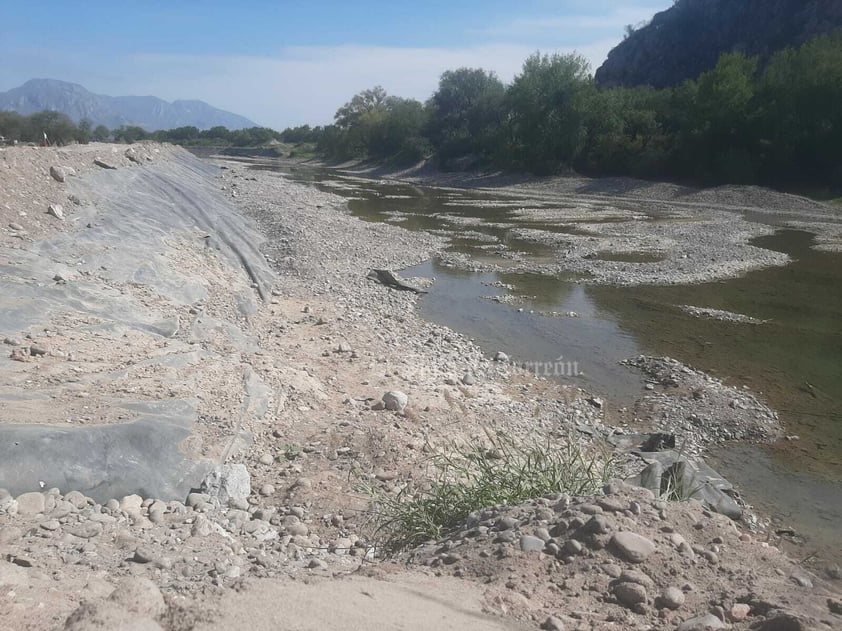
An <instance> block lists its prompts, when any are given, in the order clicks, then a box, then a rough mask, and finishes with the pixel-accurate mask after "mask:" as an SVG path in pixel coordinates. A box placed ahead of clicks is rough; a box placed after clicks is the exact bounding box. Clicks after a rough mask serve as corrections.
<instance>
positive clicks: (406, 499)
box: [367, 433, 614, 555]
mask: <svg viewBox="0 0 842 631" xmlns="http://www.w3.org/2000/svg"><path fill="white" fill-rule="evenodd" d="M613 469H614V467H613V460H612V458H611V457H607V458H604V457H600V455H598V454H595V453H592V452H590V451H587V450H586V449H585V448H584V447H583V446H582V445H581V444H579V443H578V442H573V441H571V442H567V443H565V444H560V445H555V444H552V443H551V442H550V441H549V440H547V441H543V442H542V441H537V440H533V441H529V442H517V441H515V440H512V439H511V438H509V437H506V436H504V435H503V434H501V433H497V434H491V433H488V434H487V441H480V440H474V441H471V442H469V443H467V444H465V445H461V446H454V447H452V448H450V449H449V450H447V451H445V452H439V453H436V454H434V455H433V456H431V458H430V466H429V468H428V470H427V474H426V476H425V477H424V479H423V480H422V481H421V483H420V484H414V485H409V486H407V487H405V488H404V489H403V490H401V491H400V492H399V493H398V494H389V493H385V492H383V491H382V490H379V489H374V488H368V489H367V491H368V492H369V494H370V495H371V496H372V497H373V510H372V521H373V526H374V537H373V539H374V541H375V542H376V544H377V547H378V548H379V550H378V552H380V553H381V554H386V555H389V554H394V553H396V552H399V551H401V550H404V549H406V548H409V547H412V546H415V545H417V544H419V543H422V542H424V541H429V540H435V539H440V538H441V537H442V536H444V535H445V534H446V533H447V532H448V531H449V530H451V529H453V528H454V527H456V526H458V525H459V524H460V523H461V522H463V521H464V520H465V519H466V518H467V517H468V515H469V514H470V513H472V512H473V511H476V510H479V509H483V508H488V507H490V506H495V505H498V504H505V505H513V504H518V503H521V502H524V501H526V500H529V499H533V498H536V497H542V496H546V495H553V494H558V493H569V494H571V495H590V494H593V493H597V492H599V491H600V489H601V488H602V486H603V485H604V484H605V483H606V482H608V481H609V480H610V479H611V477H612V473H613Z"/></svg>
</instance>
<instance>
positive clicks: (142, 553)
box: [132, 546, 157, 563]
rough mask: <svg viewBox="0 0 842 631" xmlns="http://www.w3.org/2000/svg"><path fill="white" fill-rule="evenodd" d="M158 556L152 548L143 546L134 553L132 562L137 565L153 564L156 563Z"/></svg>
mask: <svg viewBox="0 0 842 631" xmlns="http://www.w3.org/2000/svg"><path fill="white" fill-rule="evenodd" d="M156 556H157V555H156V554H155V553H154V552H153V550H152V548H149V547H147V546H141V547H139V548H138V549H137V550H135V551H134V556H132V561H134V562H135V563H152V562H153V561H155V558H156Z"/></svg>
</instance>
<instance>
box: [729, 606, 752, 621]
mask: <svg viewBox="0 0 842 631" xmlns="http://www.w3.org/2000/svg"><path fill="white" fill-rule="evenodd" d="M749 613H751V607H749V606H748V605H746V604H745V603H737V604H736V605H734V606H733V607H731V611H730V612H729V615H728V617H729V618H730V619H731V621H732V622H742V621H743V620H745V619H746V618H748V614H749Z"/></svg>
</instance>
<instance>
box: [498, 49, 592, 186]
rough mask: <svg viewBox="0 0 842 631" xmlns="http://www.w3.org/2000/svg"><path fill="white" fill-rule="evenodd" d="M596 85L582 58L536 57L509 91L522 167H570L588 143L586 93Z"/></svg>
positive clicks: (541, 170) (514, 142)
mask: <svg viewBox="0 0 842 631" xmlns="http://www.w3.org/2000/svg"><path fill="white" fill-rule="evenodd" d="M591 85H592V79H591V77H590V74H589V66H588V62H587V60H586V59H585V58H584V57H582V56H580V55H575V54H572V55H558V54H554V55H542V54H540V53H536V54H534V55H532V56H530V57H529V58H528V59H527V60H526V61H525V62H524V64H523V70H522V71H521V73H520V74H519V75H518V76H517V77H515V80H514V82H513V83H512V86H511V88H509V94H508V102H509V107H510V111H511V125H512V145H513V146H512V148H511V151H512V155H513V157H514V159H515V160H516V161H517V162H516V163H517V164H519V165H520V166H522V167H524V168H526V169H529V170H531V171H535V172H537V173H549V172H553V171H555V170H557V169H558V168H559V166H561V165H563V164H566V165H570V164H572V162H573V161H574V159H576V157H577V156H578V154H579V152H580V150H581V149H582V147H583V146H584V142H585V139H586V127H585V118H586V117H585V110H586V102H587V99H586V98H585V96H586V92H587V91H588V90H589V88H590V87H591Z"/></svg>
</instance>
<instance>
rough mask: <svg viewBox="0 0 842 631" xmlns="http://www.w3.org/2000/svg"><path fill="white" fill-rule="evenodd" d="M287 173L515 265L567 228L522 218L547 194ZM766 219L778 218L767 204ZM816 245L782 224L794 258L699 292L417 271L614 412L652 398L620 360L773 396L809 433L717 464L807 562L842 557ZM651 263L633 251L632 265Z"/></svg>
mask: <svg viewBox="0 0 842 631" xmlns="http://www.w3.org/2000/svg"><path fill="white" fill-rule="evenodd" d="M261 168H268V167H261ZM273 168H274V167H273ZM279 169H280V170H281V171H283V172H284V174H285V175H286V176H287V177H291V178H294V179H296V180H299V181H307V182H310V183H312V184H313V185H315V186H318V187H320V188H323V189H325V190H330V191H331V192H334V193H337V194H339V195H343V196H345V197H346V198H348V205H349V208H350V210H351V212H352V213H354V214H355V215H356V216H358V217H360V218H361V219H364V220H366V221H384V222H388V223H393V224H396V225H400V226H403V227H405V228H408V229H410V230H428V231H434V232H436V233H437V234H441V235H442V236H445V237H446V238H447V239H448V240H449V243H450V246H449V249H450V250H451V251H453V252H458V253H462V254H467V255H469V256H471V257H472V258H473V259H474V260H477V261H481V262H493V263H494V264H497V265H502V266H503V267H505V266H506V265H507V264H508V263H509V262H510V261H511V253H513V252H514V253H517V256H518V257H520V258H521V259H523V257H527V258H528V259H529V260H534V261H536V262H541V261H542V260H547V259H550V258H551V255H552V250H551V248H549V247H548V246H546V245H542V244H537V243H532V242H529V241H524V240H521V239H517V238H513V237H512V236H511V235H510V234H509V232H510V230H511V228H512V227H513V226H517V227H528V228H538V229H542V230H548V231H558V230H563V229H565V228H563V227H561V226H559V225H554V224H552V223H545V224H536V223H535V222H530V221H524V220H523V219H521V218H519V217H517V216H516V215H514V214H513V211H514V210H515V209H517V208H519V207H522V206H529V207H532V208H534V207H536V206H538V207H542V208H547V209H550V210H551V209H552V208H553V202H552V201H551V200H547V199H541V200H536V199H533V198H518V197H512V196H510V195H499V196H495V195H493V194H489V193H487V192H476V191H473V192H472V191H462V190H450V189H435V188H420V187H415V186H409V185H396V184H384V183H382V182H379V183H378V182H374V181H364V180H359V179H354V178H346V177H342V176H339V175H337V174H335V173H332V172H328V171H322V170H314V169H307V168H303V167H294V169H293V170H289V169H288V168H283V167H279ZM556 203H557V202H556ZM566 203H567V204H568V205H567V206H566V207H565V208H567V209H569V208H570V206H569V202H566ZM751 220H753V221H758V222H763V223H770V224H772V225H775V222H776V221H779V220H776V219H775V218H773V217H765V216H763V215H762V214H757V213H755V214H753V216H752V217H751ZM812 240H813V236H812V235H811V234H809V233H806V232H801V231H795V230H785V229H781V230H779V231H778V232H777V233H776V234H774V235H772V236H768V237H761V238H758V239H756V240H755V242H754V244H755V245H758V246H760V247H763V248H767V249H770V250H776V251H780V252H784V253H787V254H789V255H790V256H791V257H792V258H793V259H794V262H793V263H791V264H789V265H787V266H786V267H778V268H769V269H765V270H760V271H756V272H751V273H749V274H747V275H746V276H744V277H741V278H737V279H733V280H726V281H719V282H712V283H706V284H699V285H691V286H668V287H661V286H643V287H613V286H597V285H588V284H580V283H577V282H576V279H575V278H572V277H570V278H557V277H548V276H543V275H537V274H517V273H506V272H505V271H502V272H493V273H481V272H468V271H464V270H460V269H457V268H454V267H448V266H445V265H442V264H441V263H438V262H436V261H431V262H426V263H423V264H421V265H418V266H416V267H414V268H410V269H408V270H404V271H403V272H402V274H403V275H404V276H425V277H435V279H436V282H435V284H434V285H433V286H432V287H431V288H430V291H429V294H428V295H426V296H424V297H423V298H422V299H421V300H420V306H419V309H420V310H421V312H422V314H423V315H424V317H426V318H428V319H429V320H432V321H435V322H437V323H440V324H444V325H447V326H449V327H451V328H453V329H455V330H457V331H460V332H462V333H464V334H467V335H468V336H470V337H472V338H473V339H474V340H475V341H476V342H477V343H478V344H479V345H480V346H482V347H483V348H484V349H486V350H487V351H488V352H494V351H497V350H503V351H505V352H506V353H508V354H509V355H510V357H512V358H513V359H514V360H517V361H522V362H541V363H542V365H543V363H547V364H549V365H561V366H563V367H566V368H567V369H562V370H561V373H562V374H561V375H559V376H558V377H557V378H559V379H563V380H565V381H567V382H569V383H575V384H577V385H581V386H582V387H583V388H586V389H588V390H589V391H592V392H595V393H598V394H601V395H604V396H605V397H606V398H607V400H608V401H609V405H608V414H609V415H610V416H613V417H614V418H618V419H620V418H622V415H623V408H624V407H626V406H629V405H630V404H631V403H632V402H633V401H634V399H635V398H636V397H638V396H640V394H641V389H642V385H643V382H642V379H641V377H640V375H639V374H638V373H636V372H634V371H632V370H630V369H627V368H625V367H624V366H621V365H619V363H618V362H619V361H620V360H622V359H625V358H628V357H633V356H635V355H639V354H650V355H666V356H670V357H674V358H676V359H679V360H680V361H682V362H684V363H687V364H689V365H691V366H693V367H695V368H698V369H701V370H704V371H706V372H709V373H710V374H712V375H714V376H717V377H719V378H721V379H723V380H725V381H726V382H728V383H730V384H732V385H740V386H742V385H745V386H748V387H749V388H751V389H752V390H753V391H754V392H756V393H760V394H761V396H762V398H764V399H765V400H766V402H767V403H769V405H771V406H772V407H773V408H774V409H775V410H777V411H778V412H779V414H780V417H781V419H782V420H783V422H784V425H785V428H786V433H787V434H789V435H797V436H798V437H799V438H800V439H799V440H795V441H781V442H779V443H776V444H774V445H768V446H755V445H727V446H723V447H721V448H719V449H717V450H716V451H715V452H714V454H713V458H712V460H713V463H712V464H714V466H715V467H717V468H718V469H719V470H720V472H721V473H723V474H724V475H725V476H726V477H727V478H729V479H730V480H731V481H732V482H734V483H735V484H736V485H737V486H738V488H740V490H741V492H742V495H743V497H744V498H745V499H746V500H747V501H748V502H749V503H751V504H753V505H755V506H756V507H758V508H759V509H760V511H761V512H762V513H765V514H769V515H773V516H774V520H775V521H776V523H777V525H778V527H779V528H781V529H789V528H791V529H793V530H794V531H795V532H796V533H797V538H798V540H800V541H803V542H804V543H805V547H804V548H803V550H802V551H803V553H804V556H805V557H806V556H808V555H809V554H812V553H813V552H814V551H815V552H818V553H819V555H820V556H821V557H824V558H826V559H827V558H835V559H837V560H840V557H842V553H840V548H842V535H841V534H840V530H839V529H838V526H837V524H839V523H842V255H840V254H829V253H822V252H817V251H815V250H813V249H811V247H810V246H811V243H812ZM636 262H638V261H635V260H634V257H630V259H629V260H628V264H629V265H634V264H635V263H636ZM639 262H644V257H641V260H640V261H639ZM506 294H509V298H506V300H511V296H515V297H516V300H514V301H513V302H511V303H508V302H505V301H503V302H497V301H495V300H494V296H498V297H504V298H505V297H506ZM688 304H689V305H695V306H700V307H709V308H716V309H723V310H728V311H733V312H737V313H744V314H748V315H751V316H753V317H754V318H758V319H764V320H769V322H768V323H767V324H763V325H754V324H737V323H726V322H721V321H717V320H710V319H700V318H696V317H692V316H689V315H687V314H686V313H684V312H683V311H682V310H681V309H679V308H678V305H688ZM571 312H572V313H571ZM556 363H557V364H556ZM571 363H572V364H571ZM571 365H573V366H574V367H575V370H574V371H572V373H573V374H571V371H570V370H569V369H570V366H571Z"/></svg>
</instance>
